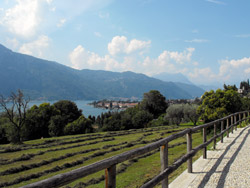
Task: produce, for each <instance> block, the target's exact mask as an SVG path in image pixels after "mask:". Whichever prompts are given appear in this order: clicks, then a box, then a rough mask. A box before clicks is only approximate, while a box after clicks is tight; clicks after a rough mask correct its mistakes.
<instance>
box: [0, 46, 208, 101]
mask: <svg viewBox="0 0 250 188" xmlns="http://www.w3.org/2000/svg"><path fill="white" fill-rule="evenodd" d="M17 89H21V90H22V91H23V92H24V94H25V95H27V96H29V97H30V98H31V99H46V100H59V99H70V100H98V99H105V98H111V97H118V98H131V97H137V98H142V97H143V93H145V92H148V91H150V90H159V91H160V92H161V93H162V94H163V95H164V96H165V97H166V98H167V99H191V98H195V97H200V96H201V95H202V94H203V93H204V90H203V89H201V88H199V87H197V86H195V85H193V84H189V83H180V82H178V83H175V82H166V81H163V80H160V79H156V78H152V77H148V76H146V75H144V74H137V73H134V72H129V71H128V72H122V73H119V72H111V71H103V70H88V69H83V70H76V69H73V68H70V67H67V66H65V65H62V64H59V63H57V62H53V61H47V60H43V59H39V58H35V57H32V56H29V55H24V54H20V53H16V52H13V51H11V50H10V49H8V48H6V47H4V46H3V45H0V94H2V95H4V96H8V95H10V93H11V92H15V91H16V90H17Z"/></svg>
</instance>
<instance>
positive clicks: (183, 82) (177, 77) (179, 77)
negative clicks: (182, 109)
mask: <svg viewBox="0 0 250 188" xmlns="http://www.w3.org/2000/svg"><path fill="white" fill-rule="evenodd" d="M153 77H154V78H157V79H159V80H162V81H165V82H174V83H175V84H176V85H177V86H178V87H180V88H182V89H183V90H185V91H186V92H188V93H189V94H190V95H191V96H192V98H195V97H201V96H202V95H203V93H204V92H205V90H204V89H203V88H201V87H199V86H196V85H194V84H193V83H192V82H190V81H189V80H188V78H187V77H186V76H184V75H183V74H181V73H176V74H171V73H166V72H163V73H160V74H157V75H154V76H153Z"/></svg>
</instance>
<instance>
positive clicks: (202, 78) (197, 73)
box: [188, 67, 217, 84]
mask: <svg viewBox="0 0 250 188" xmlns="http://www.w3.org/2000/svg"><path fill="white" fill-rule="evenodd" d="M188 76H189V78H190V80H191V81H192V82H194V83H199V84H204V83H209V82H210V83H212V82H214V81H215V80H216V78H217V76H216V74H214V73H213V71H212V70H211V69H210V68H209V67H206V68H195V69H194V71H193V72H190V73H189V74H188Z"/></svg>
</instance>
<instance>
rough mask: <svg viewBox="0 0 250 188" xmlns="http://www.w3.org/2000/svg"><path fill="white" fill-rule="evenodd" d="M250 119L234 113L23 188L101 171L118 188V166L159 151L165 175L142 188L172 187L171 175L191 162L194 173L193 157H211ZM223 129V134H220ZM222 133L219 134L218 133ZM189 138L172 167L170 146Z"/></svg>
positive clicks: (56, 184)
mask: <svg viewBox="0 0 250 188" xmlns="http://www.w3.org/2000/svg"><path fill="white" fill-rule="evenodd" d="M247 119H250V111H244V112H237V113H234V114H231V115H229V116H227V117H224V118H222V119H218V120H216V121H213V122H210V123H207V124H204V125H200V126H196V127H193V128H188V129H185V130H183V131H181V132H178V133H176V134H172V135H170V136H168V137H166V138H163V139H161V140H159V141H157V142H154V143H151V144H149V145H146V146H143V147H140V148H137V149H133V150H130V151H127V152H124V153H122V154H119V155H116V156H113V157H110V158H107V159H104V160H102V161H99V162H96V163H94V164H91V165H88V166H84V167H81V168H78V169H75V170H72V171H70V172H66V173H63V174H59V175H56V176H53V177H51V178H48V179H45V180H42V181H39V182H36V183H33V184H29V185H26V186H23V187H22V188H38V187H39V188H48V187H60V186H63V185H66V184H68V183H71V182H73V181H75V180H77V179H79V178H82V177H85V176H88V175H90V174H93V173H96V172H98V171H101V170H105V187H106V188H115V187H116V165H117V164H119V163H122V162H124V161H126V160H129V159H133V158H134V157H137V156H140V155H143V154H146V153H148V152H151V151H153V150H155V149H157V148H160V159H161V173H160V174H158V175H157V176H155V177H154V178H153V179H152V180H150V181H148V182H147V183H145V184H144V185H142V186H141V188H152V187H154V186H155V185H157V184H158V183H160V182H162V183H161V184H162V187H163V188H167V187H168V175H169V174H171V173H172V172H174V171H175V170H176V169H177V168H178V167H179V166H181V165H182V164H183V163H184V162H186V161H187V165H188V172H189V173H192V157H193V156H194V155H195V154H196V153H197V152H198V151H199V150H201V149H203V158H204V159H206V158H207V146H208V145H209V144H210V143H212V142H213V147H214V149H216V139H217V138H219V137H220V139H221V142H223V136H224V134H225V133H226V135H227V137H229V132H230V131H231V132H232V133H233V131H234V129H235V130H237V125H241V123H242V121H246V120H247ZM210 127H212V129H213V130H214V136H213V137H212V138H211V139H209V140H207V129H208V128H210ZM199 130H202V132H203V143H202V144H200V145H199V146H197V147H195V148H192V133H194V132H197V131H199ZM218 130H220V131H218ZM218 132H219V133H218ZM185 135H186V138H187V153H186V154H185V155H183V156H182V157H181V158H180V159H178V160H177V161H176V162H174V163H173V165H171V166H168V143H169V142H170V141H172V140H175V139H177V138H180V137H183V136H185Z"/></svg>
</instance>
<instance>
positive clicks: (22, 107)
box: [0, 89, 30, 143]
mask: <svg viewBox="0 0 250 188" xmlns="http://www.w3.org/2000/svg"><path fill="white" fill-rule="evenodd" d="M29 101H30V100H29V99H25V97H24V95H23V93H22V91H21V90H20V89H19V90H18V91H17V93H12V94H11V95H10V96H9V97H8V98H4V97H3V96H2V95H0V107H1V108H3V110H4V111H5V112H6V116H7V118H8V119H9V121H10V124H9V126H8V127H7V135H8V139H9V140H10V141H11V142H12V143H22V135H21V130H22V128H23V126H24V124H25V120H26V111H27V109H28V103H29Z"/></svg>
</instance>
